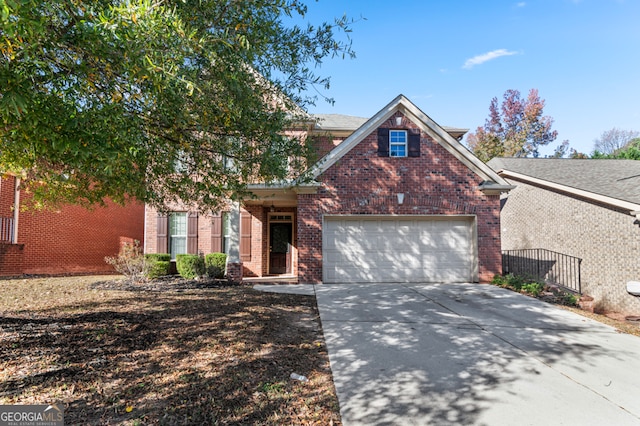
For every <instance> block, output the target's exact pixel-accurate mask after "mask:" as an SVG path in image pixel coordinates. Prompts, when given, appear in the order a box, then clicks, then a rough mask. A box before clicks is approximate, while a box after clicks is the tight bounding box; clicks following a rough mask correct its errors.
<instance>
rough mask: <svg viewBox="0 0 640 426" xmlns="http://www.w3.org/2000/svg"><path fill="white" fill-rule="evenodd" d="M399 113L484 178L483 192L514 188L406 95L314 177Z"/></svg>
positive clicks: (319, 166)
mask: <svg viewBox="0 0 640 426" xmlns="http://www.w3.org/2000/svg"><path fill="white" fill-rule="evenodd" d="M398 111H399V112H401V113H402V114H404V115H405V116H406V117H407V118H408V119H410V120H411V121H412V122H414V123H415V124H416V125H417V126H418V127H419V128H420V129H421V130H422V131H423V132H425V133H426V134H428V135H429V136H431V137H432V138H433V140H434V141H436V142H437V143H439V144H440V145H441V146H442V147H443V148H445V149H446V150H447V151H449V152H450V153H451V154H452V155H453V156H454V157H456V158H457V159H458V160H460V161H461V162H462V163H463V164H465V165H466V166H467V167H468V168H469V169H471V170H473V171H474V172H475V173H476V174H477V175H478V176H480V177H481V178H482V179H484V181H485V183H484V184H483V185H482V189H483V190H485V191H490V192H491V193H496V192H500V191H503V192H504V191H508V190H509V189H511V188H512V186H510V185H509V184H508V183H507V182H506V181H505V180H504V179H503V178H502V177H500V176H499V175H498V174H497V173H496V172H495V171H493V169H491V168H490V167H489V166H487V165H486V164H484V163H483V162H482V161H480V160H479V159H478V158H477V157H476V156H475V155H473V154H472V153H471V151H469V150H468V149H467V148H466V147H465V146H464V145H462V144H461V143H460V142H459V141H458V140H457V139H455V138H454V137H453V136H451V135H450V134H449V133H448V132H447V130H446V129H444V128H443V127H441V126H440V125H438V123H436V122H435V121H433V120H432V119H431V118H430V117H429V116H428V115H426V114H425V113H424V112H422V111H421V110H420V109H419V108H418V107H417V106H415V105H414V104H413V103H412V102H411V101H410V100H409V99H407V98H406V97H405V96H404V95H399V96H398V97H396V98H395V99H394V100H393V101H391V102H390V103H389V104H388V105H387V106H385V107H384V108H382V109H381V110H380V111H379V112H378V113H377V114H375V115H374V116H373V117H371V118H370V119H368V120H366V121H365V122H364V123H363V124H362V125H361V126H360V127H359V128H358V129H357V130H355V131H354V132H353V133H352V134H351V136H349V137H348V138H347V139H345V140H344V142H342V143H341V144H340V145H338V146H336V147H335V148H334V149H333V150H332V151H331V152H329V153H328V154H327V155H326V156H324V157H323V158H322V159H321V160H320V161H318V163H317V164H316V165H315V166H314V167H313V169H312V173H311V175H312V177H313V178H317V177H318V176H320V175H321V174H322V173H324V172H325V171H326V170H327V169H328V168H329V167H331V166H332V165H333V164H335V163H336V162H337V161H338V160H340V158H342V157H343V156H344V155H346V154H347V153H348V152H349V151H350V150H351V149H353V148H354V147H355V146H356V145H358V144H359V143H360V142H361V141H362V140H363V139H364V138H366V137H367V136H369V135H370V134H371V133H372V132H374V131H376V129H377V128H378V127H379V126H380V125H381V124H383V123H384V122H385V121H386V120H388V119H389V118H390V117H392V116H393V114H395V113H396V112H398ZM459 130H460V129H459Z"/></svg>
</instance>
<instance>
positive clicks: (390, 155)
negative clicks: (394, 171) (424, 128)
mask: <svg viewBox="0 0 640 426" xmlns="http://www.w3.org/2000/svg"><path fill="white" fill-rule="evenodd" d="M393 133H402V134H404V142H392V136H391V135H392V134H393ZM408 140H409V135H408V134H407V131H406V130H393V129H391V130H389V157H406V156H407V155H408V150H409V144H408ZM393 146H403V147H404V155H394V154H393V149H392V147H393Z"/></svg>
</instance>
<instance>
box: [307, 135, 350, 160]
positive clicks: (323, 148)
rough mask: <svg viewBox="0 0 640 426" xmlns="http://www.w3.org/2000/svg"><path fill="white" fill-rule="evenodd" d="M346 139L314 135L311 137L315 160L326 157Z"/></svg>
mask: <svg viewBox="0 0 640 426" xmlns="http://www.w3.org/2000/svg"><path fill="white" fill-rule="evenodd" d="M345 139H346V137H343V136H342V137H334V136H331V135H314V136H312V137H311V141H312V142H311V143H312V144H313V149H314V152H315V155H316V157H317V159H318V160H319V159H321V158H322V157H324V156H325V155H327V154H328V153H329V152H331V150H333V148H335V147H336V146H338V145H340V144H341V143H342V142H343V141H344V140H345Z"/></svg>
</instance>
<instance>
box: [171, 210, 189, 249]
mask: <svg viewBox="0 0 640 426" xmlns="http://www.w3.org/2000/svg"><path fill="white" fill-rule="evenodd" d="M186 252H187V213H171V214H170V215H169V253H170V254H171V260H176V255H178V254H185V253H186Z"/></svg>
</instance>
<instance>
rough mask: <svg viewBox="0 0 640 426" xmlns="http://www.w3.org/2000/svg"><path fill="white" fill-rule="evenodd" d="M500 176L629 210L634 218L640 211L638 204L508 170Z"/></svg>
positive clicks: (500, 172)
mask: <svg viewBox="0 0 640 426" xmlns="http://www.w3.org/2000/svg"><path fill="white" fill-rule="evenodd" d="M498 174H500V175H501V176H504V177H507V178H509V177H511V178H514V179H519V180H523V181H525V182H531V183H535V184H537V185H540V186H544V187H547V188H551V189H557V190H559V191H563V192H568V193H571V194H574V195H578V196H580V197H583V198H586V199H588V200H593V201H597V202H600V203H604V204H609V205H611V206H615V207H619V208H621V209H624V210H629V214H631V215H633V216H636V214H635V213H636V212H638V211H640V204H636V203H631V202H629V201H624V200H620V199H617V198H613V197H608V196H606V195H600V194H595V193H593V192H590V191H585V190H582V189H578V188H573V187H571V186H566V185H561V184H559V183H554V182H549V181H548V180H544V179H539V178H534V177H531V176H527V175H523V174H521V173H516V172H511V171H509V170H500V171H499V172H498Z"/></svg>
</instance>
